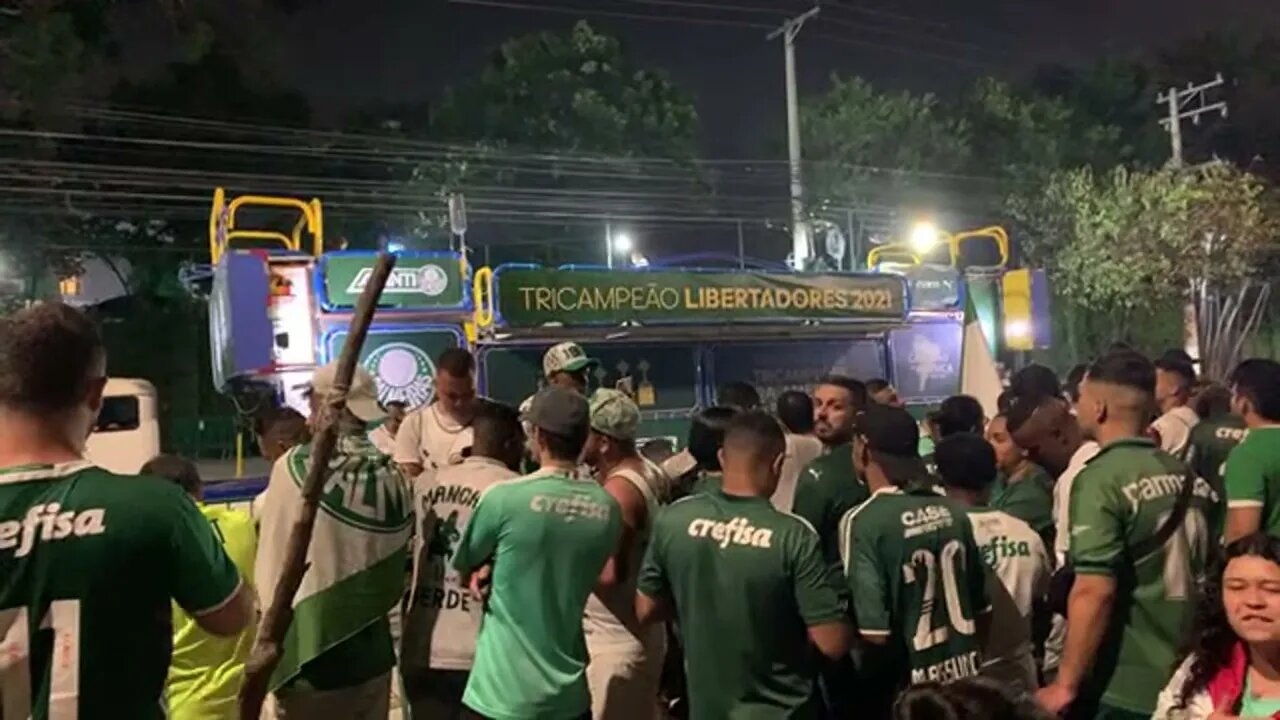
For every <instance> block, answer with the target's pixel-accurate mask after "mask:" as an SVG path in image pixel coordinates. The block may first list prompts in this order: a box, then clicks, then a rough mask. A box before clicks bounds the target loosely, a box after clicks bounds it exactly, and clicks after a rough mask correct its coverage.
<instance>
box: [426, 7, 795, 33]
mask: <svg viewBox="0 0 1280 720" xmlns="http://www.w3.org/2000/svg"><path fill="white" fill-rule="evenodd" d="M449 2H450V3H452V4H454V5H478V6H483V7H492V8H506V9H508V10H536V11H541V12H549V13H560V14H563V15H598V16H600V17H615V18H623V19H626V20H649V21H653V22H679V23H694V24H700V25H720V26H724V27H738V28H755V29H766V30H767V29H769V28H770V26H769V25H763V24H761V23H753V22H746V21H743V20H714V19H710V18H694V17H683V16H674V15H642V14H639V13H629V12H620V11H615V10H595V9H591V8H576V7H566V6H563V5H523V4H520V3H514V2H503V1H502V0H449Z"/></svg>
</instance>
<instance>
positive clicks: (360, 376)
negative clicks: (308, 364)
mask: <svg viewBox="0 0 1280 720" xmlns="http://www.w3.org/2000/svg"><path fill="white" fill-rule="evenodd" d="M337 377H338V362H337V361H336V360H335V361H334V362H331V363H329V364H328V365H325V366H323V367H321V368H318V369H317V370H316V373H315V375H312V376H311V392H313V393H316V394H317V395H319V396H320V397H321V398H325V397H328V396H329V392H330V391H331V390H333V384H334V381H335V380H336V379H337ZM347 409H348V410H350V411H351V414H352V415H355V416H356V417H358V418H360V419H361V420H363V421H365V422H376V421H378V420H381V419H383V418H384V417H386V416H387V413H386V412H385V411H384V410H383V409H382V405H380V404H379V403H378V383H377V381H375V380H374V379H373V375H370V374H369V371H368V370H365V369H364V368H362V367H360V366H359V365H357V366H356V369H355V372H353V373H351V386H350V387H349V388H347Z"/></svg>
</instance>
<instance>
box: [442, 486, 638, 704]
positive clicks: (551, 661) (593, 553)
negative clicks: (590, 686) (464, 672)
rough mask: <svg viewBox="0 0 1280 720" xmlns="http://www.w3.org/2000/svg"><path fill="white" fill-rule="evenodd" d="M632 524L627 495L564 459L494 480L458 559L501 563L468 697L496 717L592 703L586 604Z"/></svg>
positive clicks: (461, 565)
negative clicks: (561, 467)
mask: <svg viewBox="0 0 1280 720" xmlns="http://www.w3.org/2000/svg"><path fill="white" fill-rule="evenodd" d="M621 533H622V517H621V510H619V508H618V503H617V501H615V500H614V499H613V497H612V496H611V495H609V493H607V492H605V490H604V488H602V487H601V486H600V484H599V483H597V482H596V481H594V480H592V479H590V478H579V477H569V476H567V475H565V474H563V473H561V472H559V471H557V470H555V469H554V468H543V469H542V470H539V471H538V472H536V473H533V474H532V475H526V476H525V477H522V478H516V479H515V480H507V481H505V482H501V483H498V484H496V485H493V486H491V487H489V488H488V489H487V490H485V491H484V494H483V495H481V497H480V503H479V504H478V505H477V506H476V508H475V510H474V511H473V512H472V514H471V521H470V522H468V523H467V527H466V529H465V530H463V531H462V538H461V539H460V540H459V541H458V549H457V550H456V551H455V553H454V556H453V566H454V568H455V569H456V570H457V571H458V573H459V574H460V575H462V576H463V577H466V576H468V575H470V574H471V572H472V571H473V570H475V569H476V568H478V567H480V566H481V565H483V564H485V563H486V562H492V563H493V577H492V581H491V582H492V586H491V589H490V592H489V600H488V602H487V603H486V605H485V609H484V619H483V620H482V621H481V625H480V635H479V637H477V638H476V655H475V661H474V663H473V664H472V667H471V676H470V677H469V678H468V680H467V690H466V693H465V694H464V695H463V698H462V701H463V703H464V704H465V705H466V706H467V707H469V708H471V709H472V710H475V711H476V712H478V713H480V714H482V715H484V716H485V717H490V718H495V720H512V719H515V718H570V717H576V716H578V715H581V714H583V713H585V712H587V711H588V710H589V709H590V707H591V698H590V695H589V693H588V690H587V677H586V666H587V645H586V640H585V638H584V637H583V632H582V613H583V610H584V609H585V608H586V605H587V596H588V595H590V594H591V591H592V589H593V588H594V587H595V585H596V580H597V579H598V578H599V576H600V571H601V570H602V569H603V568H604V563H605V561H606V560H607V559H608V558H609V556H610V555H611V554H613V551H614V548H615V547H617V543H618V537H619V535H621Z"/></svg>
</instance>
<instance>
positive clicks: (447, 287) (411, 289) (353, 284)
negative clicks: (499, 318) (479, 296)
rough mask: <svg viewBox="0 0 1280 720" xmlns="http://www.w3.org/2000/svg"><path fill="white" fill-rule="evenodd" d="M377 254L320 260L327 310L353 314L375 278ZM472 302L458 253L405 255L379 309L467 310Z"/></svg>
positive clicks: (334, 255)
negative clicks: (365, 287) (374, 269)
mask: <svg viewBox="0 0 1280 720" xmlns="http://www.w3.org/2000/svg"><path fill="white" fill-rule="evenodd" d="M377 261H378V255H377V253H372V252H338V253H327V254H326V255H325V256H324V257H323V258H321V260H320V264H319V272H320V274H321V278H322V282H321V287H323V288H324V296H323V297H322V298H321V304H322V306H323V307H324V309H325V310H350V309H351V308H354V307H355V306H356V301H357V300H358V299H359V298H360V293H361V292H362V291H363V290H364V286H365V285H366V284H368V282H369V277H370V276H372V275H373V266H374V264H375V263H376V262H377ZM469 298H470V293H469V292H467V288H466V282H465V278H464V277H463V276H462V262H461V260H460V259H459V258H458V255H457V253H441V252H430V253H413V252H406V253H401V254H400V255H399V256H398V257H397V258H396V267H395V269H394V270H392V271H391V277H389V278H388V279H387V286H386V288H384V289H383V291H382V300H381V301H380V302H379V303H378V306H379V307H387V308H395V309H403V310H449V309H453V308H464V307H465V306H466V304H467V301H468V300H469Z"/></svg>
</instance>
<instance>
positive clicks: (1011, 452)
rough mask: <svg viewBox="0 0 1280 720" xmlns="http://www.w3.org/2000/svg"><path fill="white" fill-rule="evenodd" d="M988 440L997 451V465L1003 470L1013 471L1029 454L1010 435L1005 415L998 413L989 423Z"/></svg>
mask: <svg viewBox="0 0 1280 720" xmlns="http://www.w3.org/2000/svg"><path fill="white" fill-rule="evenodd" d="M987 442H989V443H991V447H992V448H993V449H994V450H995V451H996V467H998V468H1000V470H1001V471H1003V472H1006V473H1009V472H1013V471H1014V470H1016V469H1017V468H1018V464H1019V463H1021V462H1022V460H1023V458H1025V457H1026V456H1027V454H1026V453H1025V452H1023V451H1022V448H1020V447H1018V446H1017V444H1016V443H1014V442H1013V438H1012V437H1010V436H1009V428H1008V426H1007V425H1006V424H1005V419H1004V416H1003V415H997V416H996V417H995V419H994V420H992V421H991V422H990V423H989V424H988V425H987Z"/></svg>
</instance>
